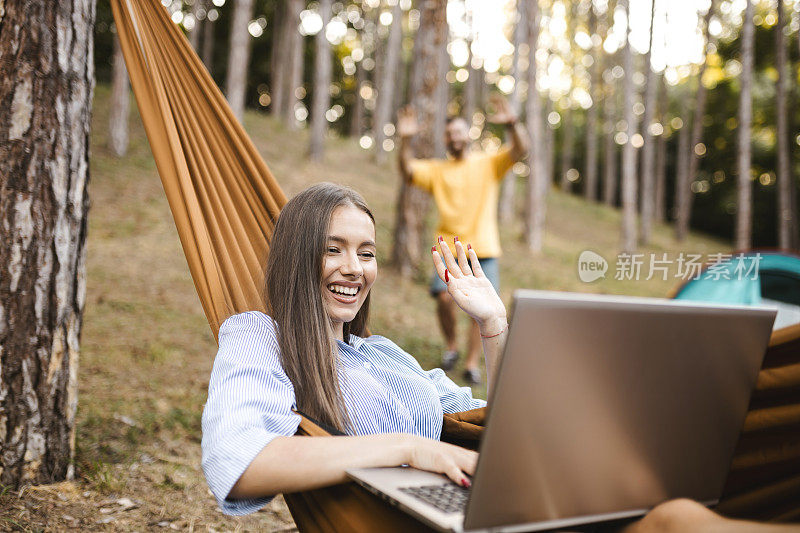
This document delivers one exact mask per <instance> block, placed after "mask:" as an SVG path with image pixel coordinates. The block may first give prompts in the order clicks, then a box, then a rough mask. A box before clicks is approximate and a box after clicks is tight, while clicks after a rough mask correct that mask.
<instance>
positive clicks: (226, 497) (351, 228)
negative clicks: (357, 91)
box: [202, 183, 798, 533]
mask: <svg viewBox="0 0 800 533" xmlns="http://www.w3.org/2000/svg"><path fill="white" fill-rule="evenodd" d="M271 245H272V246H271V252H270V257H269V262H268V264H267V275H266V296H267V298H266V301H267V309H268V311H269V316H268V315H265V314H263V313H259V312H249V313H242V314H239V315H235V316H232V317H230V318H229V319H228V320H226V321H225V322H224V323H223V324H222V327H221V328H220V335H219V353H218V354H217V358H216V359H215V361H214V369H213V371H212V373H211V382H210V383H209V393H208V401H207V403H206V406H205V409H204V411H203V443H202V446H203V470H204V472H205V475H206V479H207V480H208V484H209V486H210V487H211V490H212V492H213V493H214V495H215V496H216V498H217V501H218V502H219V505H220V507H221V509H222V510H223V511H224V512H225V513H227V514H232V515H240V514H246V513H250V512H253V511H256V510H258V509H259V508H261V507H262V506H264V505H265V504H266V503H267V502H268V501H269V499H270V497H271V495H275V494H278V493H282V492H295V491H302V490H308V489H314V488H318V487H323V486H326V485H333V484H336V483H341V482H344V481H346V477H345V471H346V470H347V469H349V468H358V467H372V466H397V465H401V464H409V465H411V466H414V467H416V468H420V469H423V470H430V471H432V472H440V473H443V474H445V475H447V476H448V477H449V478H450V479H452V480H453V481H454V482H456V483H459V484H461V485H464V486H469V481H468V479H467V478H466V476H465V474H469V475H471V474H472V473H473V472H474V470H475V463H476V460H477V454H476V453H475V452H472V451H469V450H465V449H462V448H459V447H457V446H452V445H450V444H446V443H442V442H440V441H439V440H438V438H439V434H440V432H441V424H442V413H443V412H457V411H463V410H467V409H471V408H475V407H480V406H483V405H485V402H484V401H482V400H476V399H474V398H472V394H471V392H470V390H469V389H468V388H466V387H465V388H459V387H457V386H456V385H455V384H454V383H453V382H452V381H450V380H449V379H448V378H447V377H446V376H445V375H444V373H443V372H442V371H441V370H440V369H435V370H431V371H429V372H425V371H423V370H422V369H421V368H420V366H419V364H418V363H417V362H416V360H415V359H414V358H413V357H411V356H410V355H409V354H407V353H406V352H404V351H403V350H402V349H400V348H399V347H398V346H397V345H396V344H394V343H393V342H392V341H390V340H389V339H386V338H384V337H380V336H378V335H372V336H370V337H367V338H363V335H364V334H365V331H366V324H367V317H368V314H369V291H370V289H371V288H372V284H373V283H374V282H375V278H376V277H377V264H376V261H375V220H374V218H373V216H372V214H371V213H370V211H369V209H368V208H367V206H366V204H365V203H364V200H363V199H362V198H361V196H360V195H359V194H358V193H356V192H355V191H353V190H351V189H348V188H345V187H340V186H337V185H332V184H329V183H323V184H320V185H315V186H313V187H311V188H309V189H306V190H305V191H303V192H301V193H300V194H298V195H297V196H295V197H294V198H293V199H292V200H291V201H289V203H287V204H286V206H285V207H284V208H283V211H282V212H281V215H280V217H279V218H278V222H277V224H276V226H275V232H274V234H273V236H272V243H271ZM455 249H456V254H457V259H456V258H454V257H453V255H452V253H451V252H450V249H449V248H448V247H447V246H445V245H444V243H443V242H441V240H440V242H439V243H438V250H437V248H436V247H433V248H432V249H431V253H432V255H433V262H434V265H435V266H436V271H437V273H438V274H439V276H440V277H441V279H442V281H444V282H445V284H446V285H447V290H448V292H449V293H450V294H451V296H453V299H454V300H455V301H456V303H457V304H458V305H459V306H460V307H461V308H462V309H463V310H464V311H466V312H467V313H468V314H469V315H470V316H471V317H472V318H473V319H475V321H476V322H477V323H478V325H479V326H480V330H481V337H482V342H483V351H484V356H485V358H486V368H487V374H489V375H491V372H492V370H494V368H495V365H496V362H497V358H498V355H499V353H500V350H501V349H502V345H503V343H504V342H505V337H506V332H507V328H508V324H507V322H506V310H505V307H504V306H503V303H502V301H501V300H500V298H499V297H498V296H497V293H496V292H495V291H494V288H493V287H492V285H491V283H490V282H489V281H488V279H486V277H485V276H484V275H483V272H482V271H481V268H480V264H479V262H478V258H477V256H476V255H475V252H474V251H472V250H471V249H470V247H469V246H467V250H465V249H464V246H463V245H462V244H461V243H460V242H458V241H457V240H456V242H455ZM468 257H469V261H468ZM293 408H298V409H299V410H301V411H303V412H304V413H305V414H307V415H310V416H311V417H312V418H314V419H316V420H318V421H321V422H323V423H324V424H327V425H329V426H332V427H334V428H336V429H339V430H342V431H343V432H345V433H347V434H348V435H354V436H348V437H313V438H308V437H296V436H293V435H294V433H295V431H296V430H297V426H298V424H299V421H300V417H299V415H297V414H296V413H295V412H294V411H293V410H292V409H293ZM797 530H798V528H796V527H795V526H792V525H786V526H780V525H765V524H755V523H752V522H743V521H735V520H729V519H726V518H722V517H720V516H719V515H717V514H715V513H713V512H711V511H710V510H708V509H707V508H705V507H703V506H702V505H700V504H698V503H696V502H693V501H689V500H673V501H670V502H666V503H663V504H661V505H659V506H658V507H656V508H655V509H653V510H652V511H651V512H650V513H649V514H648V515H647V516H645V517H644V518H643V519H642V520H640V521H638V522H636V523H634V524H631V525H629V526H628V527H627V528H625V529H624V533H651V532H673V531H674V532H684V531H709V532H717V533H745V532H750V531H757V532H759V533H788V532H789V531H795V532H796V531H797Z"/></svg>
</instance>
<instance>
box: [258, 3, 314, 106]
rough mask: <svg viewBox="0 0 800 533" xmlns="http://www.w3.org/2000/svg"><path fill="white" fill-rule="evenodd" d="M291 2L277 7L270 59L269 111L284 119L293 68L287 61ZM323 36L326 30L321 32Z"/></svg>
mask: <svg viewBox="0 0 800 533" xmlns="http://www.w3.org/2000/svg"><path fill="white" fill-rule="evenodd" d="M289 1H290V0H283V1H281V2H278V4H277V5H276V6H275V27H274V29H273V30H272V53H271V54H270V58H269V72H270V85H271V86H272V91H271V100H270V107H269V111H270V114H271V115H272V116H273V117H280V118H283V110H284V108H285V106H286V100H287V94H286V88H287V85H288V84H287V80H286V78H288V77H289V72H288V71H289V69H290V68H291V67H290V65H289V63H290V61H287V56H289V59H290V60H291V55H290V53H287V50H289V42H288V41H289V36H288V33H289V32H288V31H287V30H288V23H287V21H288V20H289V19H290V18H291V13H290V9H291V8H290V6H289ZM320 31H321V32H322V33H323V34H324V33H325V28H324V27H323V28H322V30H320Z"/></svg>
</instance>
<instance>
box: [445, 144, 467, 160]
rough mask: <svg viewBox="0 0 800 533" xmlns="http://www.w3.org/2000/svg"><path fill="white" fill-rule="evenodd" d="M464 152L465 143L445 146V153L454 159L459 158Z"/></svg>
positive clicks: (465, 148)
mask: <svg viewBox="0 0 800 533" xmlns="http://www.w3.org/2000/svg"><path fill="white" fill-rule="evenodd" d="M466 150H467V145H466V143H460V144H448V145H447V151H448V152H449V153H450V155H452V156H456V157H458V156H461V155H462V154H463V153H464V152H465V151H466Z"/></svg>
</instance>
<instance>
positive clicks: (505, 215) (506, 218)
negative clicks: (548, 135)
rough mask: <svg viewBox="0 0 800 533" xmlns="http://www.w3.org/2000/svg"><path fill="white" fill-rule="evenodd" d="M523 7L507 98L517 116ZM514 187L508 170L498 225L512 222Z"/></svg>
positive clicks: (516, 30)
mask: <svg viewBox="0 0 800 533" xmlns="http://www.w3.org/2000/svg"><path fill="white" fill-rule="evenodd" d="M525 12H526V10H525V7H524V5H522V3H521V2H520V4H517V15H518V19H517V24H516V27H515V28H514V60H513V63H512V67H511V68H512V72H511V75H512V76H514V90H513V91H512V92H511V96H510V98H509V102H508V103H509V104H510V105H511V109H513V110H514V113H516V114H517V116H519V111H520V109H519V108H520V89H519V85H520V83H519V82H520V80H521V79H522V72H521V70H520V62H519V49H520V46H521V45H522V43H524V42H525V38H526V35H525V32H526V31H527V30H528V25H527V21H526V18H525ZM508 141H509V133H508V132H506V142H508ZM515 185H516V176H515V174H514V171H513V170H509V171H508V172H507V173H506V177H505V178H503V184H502V186H501V189H500V205H499V206H498V209H497V212H498V219H499V221H500V224H502V225H508V224H511V223H512V222H513V220H514V188H515Z"/></svg>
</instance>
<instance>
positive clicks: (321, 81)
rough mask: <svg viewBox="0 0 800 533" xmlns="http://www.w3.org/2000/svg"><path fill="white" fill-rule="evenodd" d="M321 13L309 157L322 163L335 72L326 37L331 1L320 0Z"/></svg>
mask: <svg viewBox="0 0 800 533" xmlns="http://www.w3.org/2000/svg"><path fill="white" fill-rule="evenodd" d="M319 12H320V15H321V16H322V29H321V30H320V31H319V33H317V35H316V36H315V37H314V38H315V41H316V52H315V57H314V94H312V95H311V135H310V144H309V148H308V155H309V156H310V157H311V159H312V160H314V161H322V155H323V151H324V141H325V132H327V131H328V120H327V119H326V118H325V112H326V111H327V110H328V107H329V106H330V103H331V94H330V86H331V75H332V70H333V64H332V58H331V45H330V43H329V42H328V39H327V38H326V37H325V28H326V27H327V26H328V23H329V22H330V20H331V0H320V2H319Z"/></svg>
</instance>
